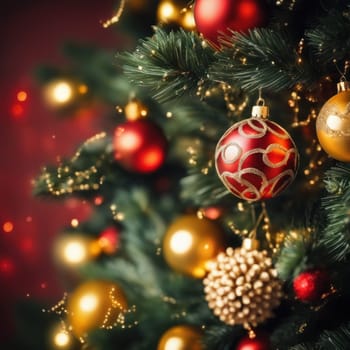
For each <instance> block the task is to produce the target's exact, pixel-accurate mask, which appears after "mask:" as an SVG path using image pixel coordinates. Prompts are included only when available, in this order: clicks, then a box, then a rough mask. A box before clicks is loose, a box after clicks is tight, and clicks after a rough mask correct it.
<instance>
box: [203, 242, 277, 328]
mask: <svg viewBox="0 0 350 350" xmlns="http://www.w3.org/2000/svg"><path fill="white" fill-rule="evenodd" d="M256 247H257V245H256V241H254V240H250V239H248V240H244V242H243V246H242V248H238V249H233V248H231V247H230V248H227V249H226V253H220V254H219V255H218V256H217V259H216V261H215V262H214V263H213V264H212V265H211V268H210V272H209V273H208V275H207V276H206V278H205V279H204V280H203V284H204V292H205V295H206V300H207V302H208V306H209V308H210V309H212V311H213V312H214V314H215V315H216V316H218V317H219V319H220V320H221V321H223V322H225V323H226V324H228V325H231V326H233V325H237V324H240V325H243V327H245V328H246V329H250V328H251V327H256V326H257V325H258V324H260V323H262V322H264V321H265V320H266V319H268V318H270V317H272V316H273V312H272V311H273V309H274V308H275V307H277V306H278V305H279V304H280V300H281V297H282V283H281V282H280V280H279V279H278V278H277V271H276V270H275V269H274V268H273V266H272V261H271V258H269V257H268V255H267V251H265V250H263V251H258V250H257V249H256Z"/></svg>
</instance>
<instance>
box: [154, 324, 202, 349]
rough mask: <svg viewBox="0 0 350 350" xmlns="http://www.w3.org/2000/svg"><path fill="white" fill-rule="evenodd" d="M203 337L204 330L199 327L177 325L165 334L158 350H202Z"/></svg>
mask: <svg viewBox="0 0 350 350" xmlns="http://www.w3.org/2000/svg"><path fill="white" fill-rule="evenodd" d="M201 339H202V332H201V331H200V330H199V329H198V328H197V327H194V326H188V325H181V326H175V327H172V328H170V329H169V330H167V331H166V332H165V333H164V334H163V336H162V337H161V338H160V340H159V343H158V347H157V350H202V349H203V347H202V345H201Z"/></svg>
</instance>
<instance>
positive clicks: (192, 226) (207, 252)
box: [163, 215, 224, 278]
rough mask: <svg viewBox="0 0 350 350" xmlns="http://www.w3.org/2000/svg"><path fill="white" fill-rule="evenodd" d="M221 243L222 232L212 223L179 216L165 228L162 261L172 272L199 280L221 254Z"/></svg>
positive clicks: (196, 218)
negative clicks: (211, 262) (209, 264)
mask: <svg viewBox="0 0 350 350" xmlns="http://www.w3.org/2000/svg"><path fill="white" fill-rule="evenodd" d="M223 241H224V239H223V232H222V230H221V229H220V227H219V226H218V225H217V224H215V223H214V222H213V221H211V220H208V219H206V218H202V219H200V218H198V217H197V216H196V215H183V216H181V217H179V218H177V219H176V220H175V221H174V222H173V223H172V224H171V225H170V226H169V228H168V230H167V232H166V234H165V236H164V241H163V254H164V258H165V260H166V261H167V263H168V264H169V266H171V267H172V268H173V269H174V270H176V271H178V272H181V273H184V274H187V275H190V276H192V277H195V278H202V277H204V275H205V274H206V272H207V264H208V263H209V262H210V261H211V260H212V259H214V258H215V257H216V255H217V254H218V253H219V252H220V251H223V250H224V248H223V247H224V243H223Z"/></svg>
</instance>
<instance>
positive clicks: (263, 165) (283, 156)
mask: <svg viewBox="0 0 350 350" xmlns="http://www.w3.org/2000/svg"><path fill="white" fill-rule="evenodd" d="M261 101H262V103H263V104H262V105H261V104H260V102H261ZM267 116H268V107H267V106H265V105H264V102H263V99H259V100H258V103H257V106H254V107H253V110H252V117H251V118H249V119H246V120H242V121H240V122H238V123H235V124H234V125H233V126H231V127H230V128H229V129H228V130H227V131H226V132H225V134H224V135H223V136H222V137H221V139H220V140H219V142H218V144H217V146H216V151H215V165H216V170H217V173H218V175H219V177H220V179H221V181H222V182H223V183H224V185H225V186H226V188H227V189H228V190H229V191H230V192H231V193H232V194H234V195H235V196H237V197H239V198H241V199H244V200H247V201H250V202H254V201H258V200H265V199H269V198H272V197H275V196H276V195H278V194H280V193H281V192H282V191H283V190H284V189H285V188H286V187H287V186H288V185H289V184H290V183H291V182H292V181H293V180H294V178H295V175H296V172H297V169H298V163H299V154H298V151H297V148H296V146H295V144H294V141H293V140H292V138H291V136H290V135H289V134H288V132H287V131H286V130H285V129H283V128H282V127H281V126H280V125H278V124H277V123H275V122H273V121H271V120H268V119H266V118H267Z"/></svg>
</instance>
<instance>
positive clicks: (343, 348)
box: [318, 323, 350, 350]
mask: <svg viewBox="0 0 350 350" xmlns="http://www.w3.org/2000/svg"><path fill="white" fill-rule="evenodd" d="M349 343H350V323H347V324H344V325H342V326H340V327H338V328H336V329H334V330H326V331H324V332H322V333H321V336H320V340H319V342H318V344H319V349H321V350H328V349H337V350H347V349H349Z"/></svg>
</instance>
